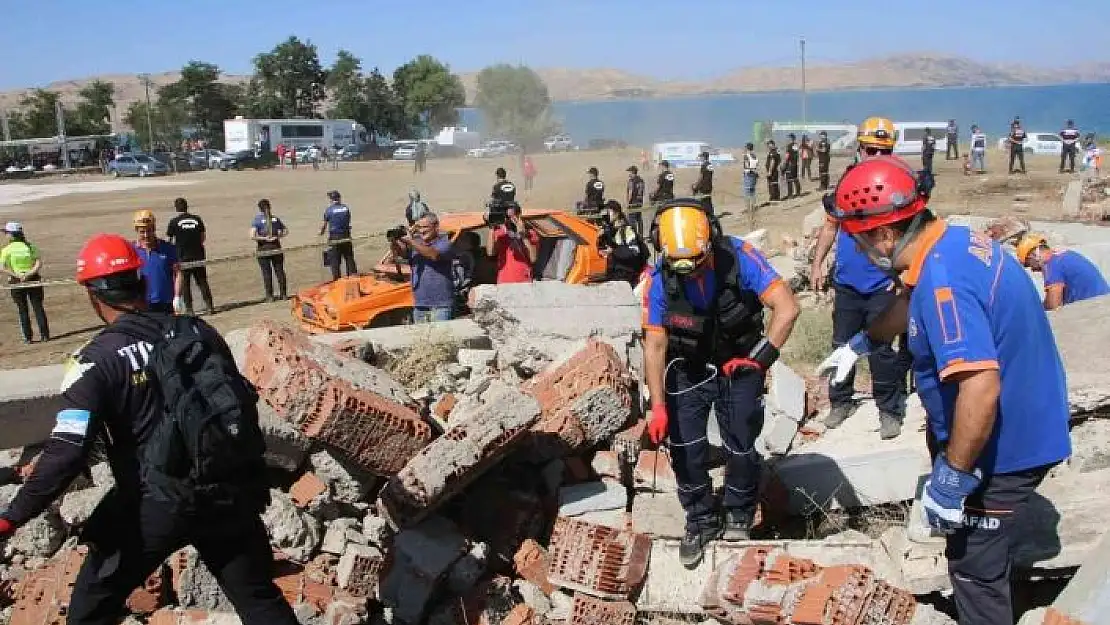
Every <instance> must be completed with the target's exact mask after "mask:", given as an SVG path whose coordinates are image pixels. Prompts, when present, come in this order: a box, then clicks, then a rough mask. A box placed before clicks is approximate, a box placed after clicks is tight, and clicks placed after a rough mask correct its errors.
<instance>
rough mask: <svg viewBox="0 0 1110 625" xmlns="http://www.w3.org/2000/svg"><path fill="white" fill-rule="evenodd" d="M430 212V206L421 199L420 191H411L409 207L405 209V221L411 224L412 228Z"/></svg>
mask: <svg viewBox="0 0 1110 625" xmlns="http://www.w3.org/2000/svg"><path fill="white" fill-rule="evenodd" d="M428 212H429V210H428V204H427V203H426V202H425V201H424V200H422V199H420V191H418V190H416V189H410V190H409V205H408V207H406V208H405V221H407V222H409V225H410V226H412V225H413V224H415V223H416V221H417V220H418V219H420V218H421V217H423V216H424V215H425V214H427V213H428Z"/></svg>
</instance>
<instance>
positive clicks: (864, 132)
mask: <svg viewBox="0 0 1110 625" xmlns="http://www.w3.org/2000/svg"><path fill="white" fill-rule="evenodd" d="M856 141H858V142H859V144H860V145H862V146H866V147H871V148H876V149H879V150H893V149H894V122H892V121H890V120H889V119H887V118H885V117H868V118H867V119H865V120H863V123H862V124H860V126H859V130H858V131H856Z"/></svg>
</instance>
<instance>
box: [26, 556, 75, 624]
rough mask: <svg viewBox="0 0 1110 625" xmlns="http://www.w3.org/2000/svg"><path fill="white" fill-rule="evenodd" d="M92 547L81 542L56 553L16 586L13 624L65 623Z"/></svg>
mask: <svg viewBox="0 0 1110 625" xmlns="http://www.w3.org/2000/svg"><path fill="white" fill-rule="evenodd" d="M86 554H88V549H87V548H86V547H84V546H78V547H74V548H70V549H63V550H62V551H59V552H58V553H56V554H54V557H53V558H51V559H50V560H49V561H47V563H46V564H45V565H43V566H42V567H41V568H39V569H37V570H34V571H31V572H30V573H28V574H27V575H26V576H25V577H24V578H23V579H21V580H19V583H18V584H16V587H15V606H14V607H13V608H12V614H11V618H10V620H9V621H8V624H9V625H53V624H55V623H62V622H63V621H64V619H65V616H64V615H65V613H66V608H68V607H69V595H70V593H71V592H72V591H73V584H74V582H76V581H77V572H78V571H80V570H81V565H82V564H83V563H84V562H85V555H86Z"/></svg>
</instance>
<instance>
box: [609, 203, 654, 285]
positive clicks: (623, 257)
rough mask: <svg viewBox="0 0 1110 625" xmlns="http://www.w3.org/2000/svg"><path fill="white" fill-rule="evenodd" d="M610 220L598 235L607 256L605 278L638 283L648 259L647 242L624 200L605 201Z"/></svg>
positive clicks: (631, 283) (633, 283)
mask: <svg viewBox="0 0 1110 625" xmlns="http://www.w3.org/2000/svg"><path fill="white" fill-rule="evenodd" d="M605 211H606V221H605V222H604V226H603V227H602V229H601V231H600V232H598V235H597V249H598V251H599V252H600V253H601V255H602V256H604V257H605V259H606V267H605V279H606V280H608V281H611V282H613V281H624V282H627V283H628V284H629V286H632V287H635V286H636V283H638V282H639V281H640V274H641V273H642V272H643V271H644V266H645V265H646V264H647V260H648V250H647V246H646V245H644V241H643V239H642V238H641V237H640V233H639V232H637V231H636V229H635V228H634V227H633V226H632V225H631V223H630V222H629V221H628V219H627V217H626V216H625V212H624V210H623V209H622V208H621V203H620V202H618V201H616V200H609V201H608V202H607V203H606V204H605Z"/></svg>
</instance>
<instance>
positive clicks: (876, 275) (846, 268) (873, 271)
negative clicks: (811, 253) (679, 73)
mask: <svg viewBox="0 0 1110 625" xmlns="http://www.w3.org/2000/svg"><path fill="white" fill-rule="evenodd" d="M833 282H835V283H836V284H839V285H841V286H846V287H848V288H850V289H852V290H854V291H856V292H857V293H860V294H861V295H870V294H871V293H877V292H879V291H885V290H887V289H888V288H890V282H891V279H890V276H888V275H887V274H885V273H883V271H882V270H881V269H879V268H878V267H876V266H875V263H873V262H871V259H870V258H868V257H867V254H866V253H864V252H862V251H860V249H859V245H858V244H857V243H856V240H855V239H853V238H852V235H850V234H848V233H847V232H844V231H843V230H839V231H838V233H837V237H836V268H835V269H834V273H833Z"/></svg>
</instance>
